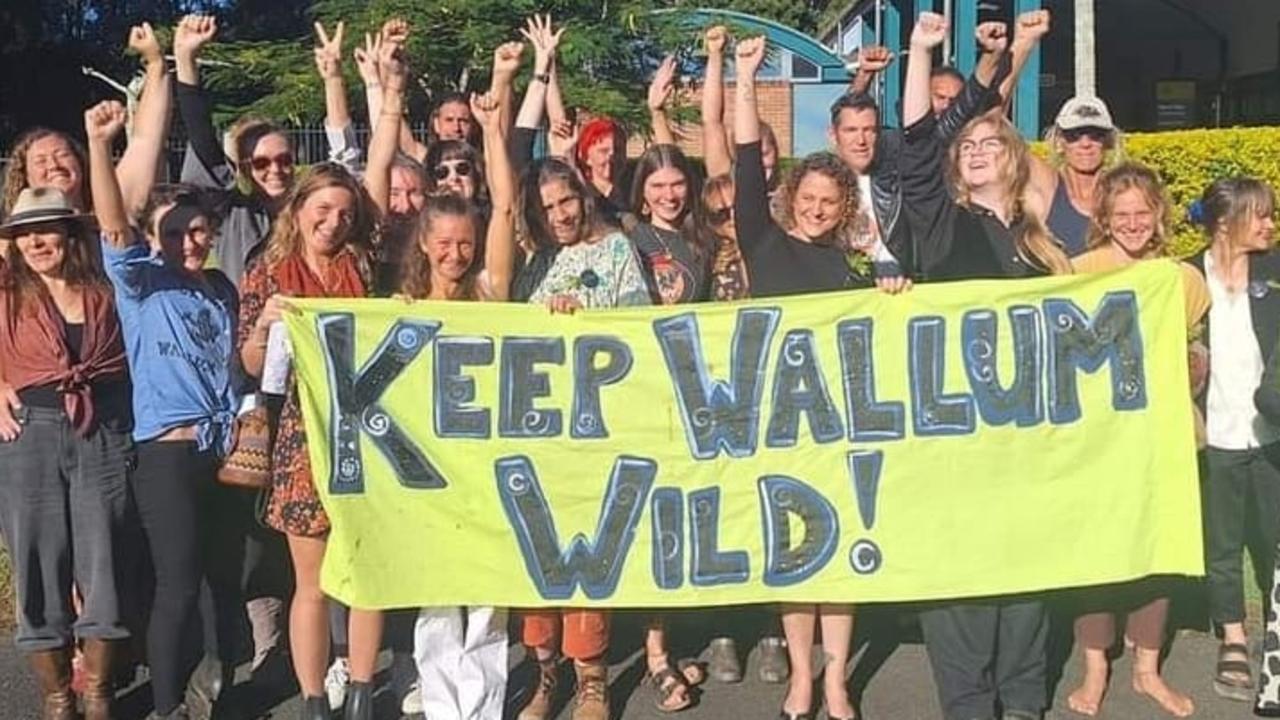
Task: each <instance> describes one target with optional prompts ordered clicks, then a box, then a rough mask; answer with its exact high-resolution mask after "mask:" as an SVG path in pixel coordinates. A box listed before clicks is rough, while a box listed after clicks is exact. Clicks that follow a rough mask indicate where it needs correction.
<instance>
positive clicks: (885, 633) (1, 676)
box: [0, 610, 1252, 720]
mask: <svg viewBox="0 0 1280 720" xmlns="http://www.w3.org/2000/svg"><path fill="white" fill-rule="evenodd" d="M620 626H621V627H620V628H619V631H620V632H617V633H615V637H625V638H626V639H628V640H630V641H631V642H629V643H621V642H615V645H621V646H622V647H617V648H615V655H616V657H613V658H611V660H612V661H613V666H612V670H611V678H610V679H611V690H610V692H611V695H612V702H613V706H614V709H615V718H617V719H619V720H651V719H656V718H661V717H671V716H669V715H664V714H663V713H660V712H659V711H657V710H656V709H655V707H654V695H653V693H652V692H651V691H650V690H649V689H648V687H647V686H646V685H643V684H642V683H641V680H642V677H643V674H644V656H643V653H642V652H641V651H640V649H639V647H638V640H639V632H638V624H637V625H636V627H635V628H628V626H627V624H626V623H620ZM859 627H860V631H859V636H858V640H857V658H858V660H857V665H856V666H855V669H854V671H853V674H852V676H851V680H850V682H851V685H852V688H853V694H854V697H855V701H856V702H857V704H858V706H859V710H860V712H861V717H862V718H865V719H867V720H889V719H892V720H915V719H917V718H918V719H920V720H931V719H933V718H938V717H940V713H939V711H938V702H937V699H936V695H935V690H934V686H933V681H932V677H931V675H930V672H929V667H928V660H927V658H926V656H925V652H924V647H923V645H921V644H920V641H919V638H918V636H916V633H915V632H914V630H913V629H911V628H910V624H909V623H904V622H901V621H896V620H895V619H894V618H893V617H891V616H885V615H884V614H882V613H878V612H876V611H874V610H871V611H867V612H865V613H863V614H862V615H860V625H859ZM672 632H673V634H675V632H676V628H673V629H672ZM0 643H2V644H0V719H2V720H27V719H28V718H30V719H32V720H35V719H37V718H38V717H39V703H38V692H37V689H36V687H35V685H34V682H33V681H32V679H31V676H30V673H29V672H28V671H27V669H26V667H25V664H24V662H23V660H22V658H21V656H20V655H19V654H18V653H17V651H16V650H15V649H14V648H13V645H12V642H11V639H10V638H7V637H5V638H0ZM1069 643H1070V638H1069V636H1068V637H1066V638H1062V637H1061V634H1059V643H1058V647H1059V648H1061V649H1059V650H1057V651H1055V652H1054V653H1052V655H1053V656H1054V657H1055V658H1056V659H1055V660H1053V661H1052V662H1051V669H1053V668H1057V669H1059V670H1060V671H1061V678H1060V679H1059V681H1058V682H1056V683H1055V689H1054V703H1053V708H1052V709H1051V710H1050V712H1049V713H1048V716H1047V717H1048V718H1049V719H1050V720H1057V719H1059V718H1061V719H1063V720H1065V719H1066V718H1074V717H1078V716H1075V715H1073V714H1071V713H1070V712H1068V711H1067V710H1066V707H1065V703H1066V696H1067V695H1068V694H1069V693H1070V692H1071V690H1072V689H1073V688H1074V687H1075V682H1076V678H1077V677H1078V658H1075V657H1073V656H1072V657H1066V655H1067V653H1069V652H1071V651H1070V650H1069ZM1216 648H1217V644H1216V642H1215V641H1214V640H1213V638H1212V637H1211V636H1209V635H1206V634H1204V633H1202V632H1196V631H1188V630H1184V631H1181V632H1180V633H1178V635H1177V636H1176V637H1175V639H1174V642H1173V643H1172V646H1171V649H1170V652H1169V656H1168V659H1167V661H1166V663H1165V667H1164V672H1165V676H1166V677H1167V678H1168V679H1169V681H1170V682H1171V684H1173V685H1174V686H1176V687H1178V688H1180V689H1182V690H1183V691H1184V692H1188V693H1189V694H1191V695H1192V696H1193V698H1194V699H1195V702H1196V706H1197V707H1196V713H1195V715H1194V717H1196V718H1201V719H1203V720H1239V719H1241V718H1247V717H1252V712H1251V708H1250V706H1249V705H1248V704H1244V703H1236V702H1230V701H1226V700H1222V699H1220V698H1218V697H1217V696H1216V695H1214V693H1213V689H1212V684H1211V670H1212V667H1213V663H1214V660H1215V653H1216ZM512 655H513V657H512V663H513V670H512V675H511V679H510V688H511V691H510V694H511V697H510V703H509V704H510V705H511V706H512V707H517V706H518V704H519V703H520V702H521V700H522V696H523V692H524V688H525V687H526V686H527V682H528V679H529V677H530V676H529V668H528V666H527V665H525V664H522V663H521V662H520V657H521V652H520V651H519V650H518V649H514V648H513V653H512ZM1064 658H1065V663H1064ZM754 659H755V658H754V656H752V657H749V658H748V662H747V678H746V680H745V681H744V682H743V683H741V684H739V685H720V684H716V683H713V682H711V683H708V684H706V685H704V686H703V687H702V689H701V693H700V697H699V703H698V705H697V706H696V707H694V708H691V709H689V710H687V711H685V712H683V713H680V714H679V717H681V718H684V719H685V720H748V719H755V718H760V719H762V720H763V719H770V720H771V719H772V718H774V717H776V716H777V711H778V707H779V705H780V703H781V698H782V687H781V686H777V685H765V684H763V683H760V682H759V681H758V680H756V679H755V676H754V671H755V664H754ZM1129 670H1130V664H1129V659H1128V658H1126V657H1122V658H1119V659H1117V661H1116V663H1115V665H1114V670H1113V676H1112V682H1111V689H1110V693H1109V694H1108V696H1107V698H1106V701H1105V703H1104V706H1103V711H1102V713H1101V715H1100V717H1102V718H1117V719H1121V718H1123V719H1124V720H1148V719H1150V720H1164V719H1165V718H1167V717H1168V716H1167V715H1165V714H1163V713H1162V712H1160V711H1159V709H1158V708H1156V706H1155V705H1153V704H1152V703H1150V702H1149V701H1147V700H1146V699H1144V698H1142V697H1139V696H1137V695H1136V694H1135V693H1134V692H1133V690H1132V689H1131V688H1130V685H1129V682H1128V680H1129ZM1054 674H1055V675H1057V674H1058V673H1057V672H1055V673H1054ZM387 675H388V673H387V672H384V673H383V674H382V676H381V678H382V679H383V680H384V681H385V680H386V678H387ZM242 690H243V688H242ZM242 694H243V696H244V697H245V698H247V700H246V704H247V705H249V706H251V707H252V708H253V709H252V710H251V711H249V712H247V713H246V714H245V715H243V716H242V717H245V718H249V717H253V718H289V719H292V718H296V717H297V713H298V701H297V697H296V695H294V694H293V693H292V689H291V688H287V687H279V688H276V689H274V690H271V691H266V692H263V691H254V690H243V693H242ZM149 702H150V701H149V691H148V689H147V687H146V684H145V682H142V681H140V682H137V683H135V685H134V686H133V687H131V688H128V689H126V690H124V691H122V693H121V695H120V701H119V708H118V720H140V718H143V717H145V715H146V713H147V711H148V710H149ZM561 704H562V711H561V712H560V714H559V715H558V717H559V718H561V719H563V720H568V718H569V716H570V711H571V702H570V699H569V698H568V697H565V698H562V703H561ZM394 706H395V703H394V701H393V700H392V698H391V697H390V693H389V692H381V693H380V695H379V697H378V717H379V718H380V719H389V720H394V719H395V718H399V717H400V713H399V711H398V708H396V707H394ZM820 717H821V716H820ZM495 720H496V719H495Z"/></svg>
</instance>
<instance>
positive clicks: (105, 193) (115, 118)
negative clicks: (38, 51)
mask: <svg viewBox="0 0 1280 720" xmlns="http://www.w3.org/2000/svg"><path fill="white" fill-rule="evenodd" d="M124 118H125V112H124V105H121V104H120V103H118V102H116V101H115V100H106V101H103V102H100V103H98V104H97V105H94V106H93V107H91V108H89V109H88V110H86V111H85V113H84V131H85V135H86V136H88V140H89V188H90V190H91V191H92V193H93V214H94V216H95V217H97V219H98V229H99V231H101V233H102V237H103V239H105V240H106V241H107V242H108V243H110V244H111V245H112V246H113V247H115V248H124V247H126V246H128V245H129V239H130V233H129V215H128V212H127V211H126V210H125V205H124V198H123V196H122V195H121V193H120V183H119V181H117V180H116V173H115V170H114V168H112V166H111V143H112V142H113V141H114V140H115V139H116V135H119V134H120V131H121V130H123V129H124Z"/></svg>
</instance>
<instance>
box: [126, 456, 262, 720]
mask: <svg viewBox="0 0 1280 720" xmlns="http://www.w3.org/2000/svg"><path fill="white" fill-rule="evenodd" d="M217 471H218V460H217V456H216V455H215V453H214V451H213V450H212V449H210V450H207V451H204V452H201V451H198V450H197V449H196V444H195V443H194V442H154V441H153V442H144V443H140V444H139V445H138V466H137V469H136V470H135V472H134V473H133V477H132V478H131V484H132V487H133V496H134V501H135V502H136V503H137V506H138V515H139V518H140V519H141V522H142V530H143V533H144V534H145V536H146V541H147V548H148V550H149V554H150V559H151V567H152V569H153V570H154V572H155V594H154V598H153V600H152V603H151V619H150V621H149V622H148V624H147V659H148V664H149V665H150V666H151V690H152V694H153V696H154V699H155V709H156V711H157V712H158V713H160V714H165V713H168V712H171V711H173V709H174V708H176V707H177V706H178V704H179V703H181V702H182V697H183V693H184V691H185V689H186V686H187V681H188V680H189V679H190V676H191V671H192V670H193V669H194V667H195V663H196V662H197V661H198V660H199V655H200V652H199V649H200V643H199V642H197V640H198V638H199V637H200V634H201V633H200V630H199V626H198V625H197V624H196V623H195V622H194V620H195V610H196V607H197V601H198V599H199V597H200V587H201V585H200V582H201V580H202V579H203V578H207V580H208V588H209V591H210V594H211V596H212V605H213V607H212V610H213V612H212V614H213V616H214V617H213V622H211V623H205V626H206V627H210V628H211V629H212V630H213V632H212V633H211V634H212V635H213V636H214V637H212V638H206V642H205V645H206V646H208V647H211V648H216V649H217V652H216V654H217V655H218V656H219V659H222V660H230V659H232V658H233V657H234V656H233V655H232V653H233V652H234V651H235V650H236V649H237V648H236V645H237V640H238V638H239V636H240V635H241V634H242V627H243V625H244V624H245V622H246V620H245V619H244V617H243V616H244V603H243V600H242V598H241V593H240V564H241V560H242V554H243V549H242V548H243V545H244V532H245V530H246V523H245V520H246V519H247V518H246V517H245V511H244V510H243V509H242V508H241V506H242V505H243V500H242V499H241V498H240V497H239V495H240V494H241V493H240V492H239V491H238V490H236V489H234V488H229V487H225V486H222V485H219V484H218V482H217ZM205 634H210V633H209V631H207V630H206V631H205ZM223 656H225V657H223Z"/></svg>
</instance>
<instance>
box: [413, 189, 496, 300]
mask: <svg viewBox="0 0 1280 720" xmlns="http://www.w3.org/2000/svg"><path fill="white" fill-rule="evenodd" d="M446 216H448V217H465V218H467V219H469V220H470V221H471V231H472V233H473V238H472V240H473V243H472V246H473V247H474V248H475V255H473V256H472V258H471V266H470V267H469V268H467V273H466V275H464V276H463V278H462V297H463V298H465V299H467V300H476V299H477V296H476V276H477V275H479V274H480V268H481V266H483V265H484V259H483V252H484V243H483V242H481V237H480V233H481V230H482V229H483V228H484V219H483V218H482V217H481V216H480V210H479V209H478V208H477V207H476V204H475V203H474V202H472V201H470V200H467V199H465V198H463V197H461V196H459V195H454V194H452V193H444V194H440V195H429V196H427V202H426V204H425V205H423V206H422V212H421V213H420V214H419V216H418V222H417V225H416V226H415V228H414V231H413V232H412V233H410V236H409V237H410V238H411V242H409V243H408V244H407V245H406V246H405V249H404V255H403V257H402V259H403V261H404V266H403V269H402V270H401V273H400V293H401V294H403V295H408V296H409V297H411V298H419V299H421V298H425V297H427V296H429V295H431V259H430V258H429V257H427V253H426V251H424V250H423V249H422V244H423V241H425V240H426V238H427V236H428V235H430V234H431V224H432V223H433V222H435V220H436V218H440V217H446Z"/></svg>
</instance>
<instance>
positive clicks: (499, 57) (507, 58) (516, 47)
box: [493, 40, 524, 75]
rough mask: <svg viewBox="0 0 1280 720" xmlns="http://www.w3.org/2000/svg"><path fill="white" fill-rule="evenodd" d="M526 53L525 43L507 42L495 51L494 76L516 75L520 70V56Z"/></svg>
mask: <svg viewBox="0 0 1280 720" xmlns="http://www.w3.org/2000/svg"><path fill="white" fill-rule="evenodd" d="M523 52H524V43H522V42H520V41H518V40H513V41H511V42H505V43H502V44H501V45H499V46H498V47H496V48H494V50H493V74H494V75H515V74H516V71H517V70H519V69H520V55H521V54H522V53H523Z"/></svg>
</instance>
